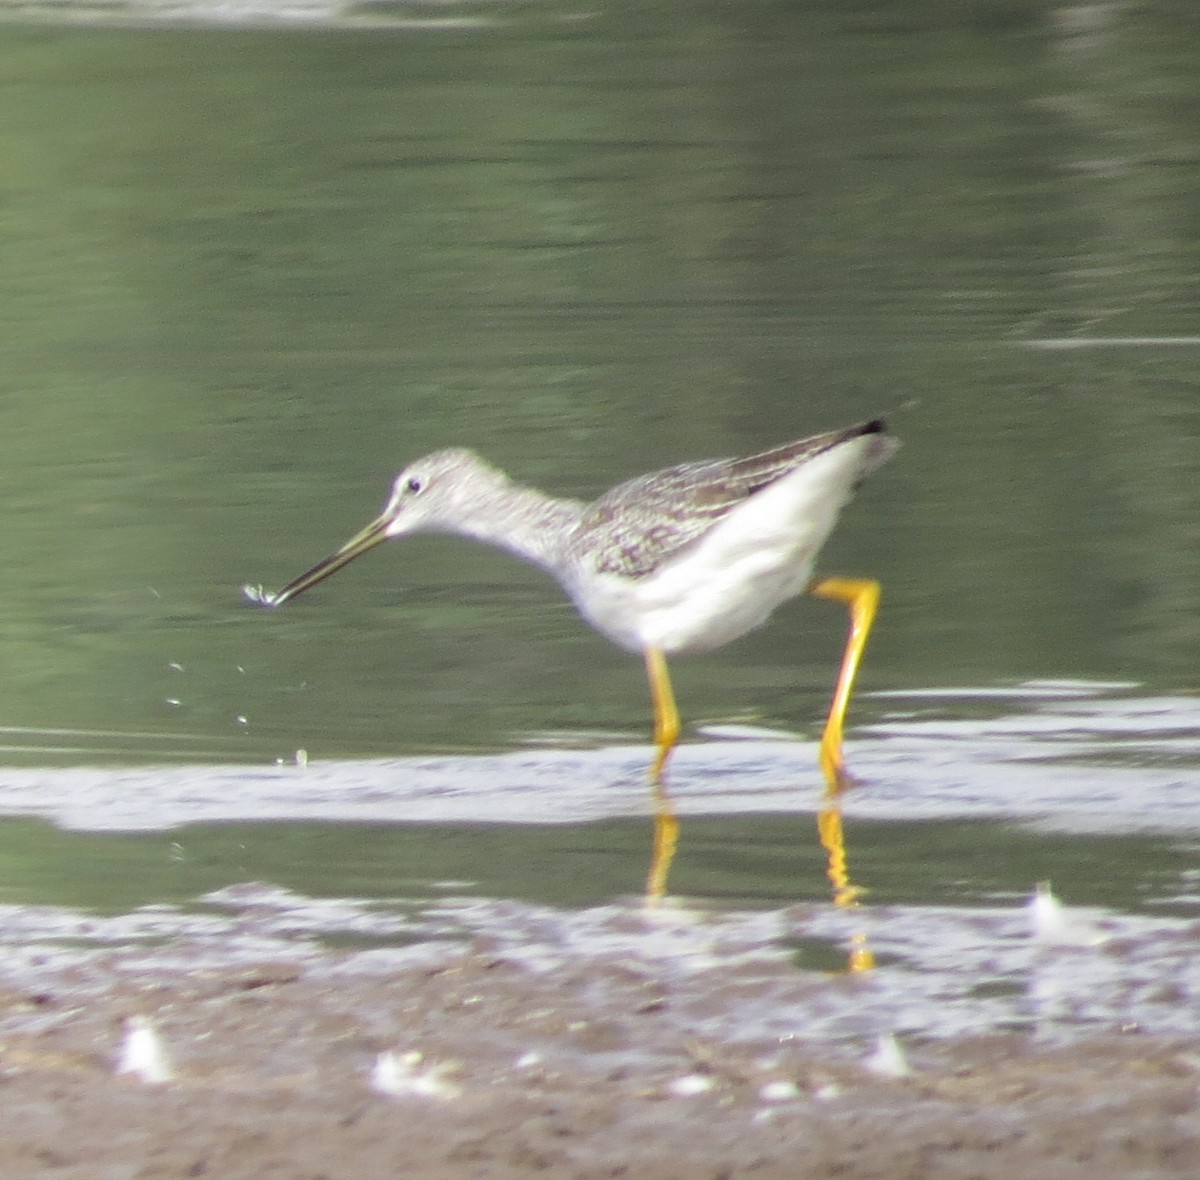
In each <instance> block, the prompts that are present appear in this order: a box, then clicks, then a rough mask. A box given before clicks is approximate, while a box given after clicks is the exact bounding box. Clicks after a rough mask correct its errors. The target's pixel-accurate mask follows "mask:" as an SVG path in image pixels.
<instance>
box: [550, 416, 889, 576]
mask: <svg viewBox="0 0 1200 1180" xmlns="http://www.w3.org/2000/svg"><path fill="white" fill-rule="evenodd" d="M870 425H871V427H872V430H870V431H865V430H864V428H863V427H862V426H856V427H854V428H852V429H851V430H840V431H836V432H834V433H832V434H820V435H817V436H815V437H814V438H806V439H801V440H800V441H799V442H793V443H787V444H786V445H784V446H782V447H776V448H775V449H774V450H771V451H764V452H763V453H762V454H760V455H751V456H749V457H748V458H745V459H709V460H706V461H704V462H700V463H685V464H683V465H682V466H679V467H669V468H667V469H666V470H664V471H655V472H652V473H651V474H649V475H641V476H638V477H637V478H636V479H631V480H629V481H628V482H626V483H623V484H618V485H617V486H616V487H615V488H613V489H612V490H611V491H608V492H605V494H604V495H603V496H601V497H600V498H599V499H598V500H596V501H594V502H593V503H592V504H590V505H588V507H587V508H586V509H585V511H584V514H583V516H582V518H581V519H580V521H579V524H578V525H577V526H576V527H575V530H574V535H573V537H572V544H573V547H574V549H575V551H576V554H577V556H578V557H579V558H580V559H581V560H582V561H584V562H585V563H586V564H593V563H594V568H595V569H596V570H597V571H598V572H602V573H610V574H619V575H622V576H624V577H627V578H641V577H645V576H646V575H647V574H649V573H653V571H654V570H655V569H657V568H658V566H660V565H661V564H662V563H663V562H664V561H667V560H668V559H670V558H671V557H673V556H674V555H675V554H676V553H678V552H680V550H682V549H686V548H687V546H689V545H691V544H694V543H695V542H696V541H698V540H699V539H700V538H701V537H702V536H704V534H705V533H707V532H708V530H709V529H711V528H712V527H713V526H714V525H715V524H717V523H718V522H720V521H721V520H722V519H723V518H724V517H725V516H727V515H728V514H729V513H730V512H731V511H732V510H733V509H734V508H736V507H737V506H738V505H739V504H743V503H745V501H746V500H748V499H749V498H750V497H751V496H753V495H754V493H755V492H757V491H760V490H761V489H762V488H765V487H767V486H768V485H769V484H772V483H774V482H775V481H776V480H777V479H779V478H781V477H782V476H784V475H787V474H788V472H790V471H794V470H795V469H796V468H797V467H799V466H800V465H801V464H803V463H805V462H806V461H807V460H809V459H811V458H813V457H814V456H815V455H819V454H820V453H821V452H822V451H827V450H829V448H830V447H834V446H837V445H838V443H841V442H845V441H847V440H849V439H851V438H856V437H858V436H859V435H860V434H863V433H875V432H877V431H879V430H881V429H882V427H881V426H876V425H875V424H874V423H872V424H870Z"/></svg>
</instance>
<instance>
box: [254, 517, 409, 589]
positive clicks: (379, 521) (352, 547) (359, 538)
mask: <svg viewBox="0 0 1200 1180" xmlns="http://www.w3.org/2000/svg"><path fill="white" fill-rule="evenodd" d="M390 521H391V517H389V516H388V515H387V514H386V513H385V514H384V515H383V516H379V517H376V518H375V519H374V520H373V521H371V523H370V524H369V525H367V527H366V528H365V529H363V530H362V532H361V533H355V534H354V536H353V537H351V538H350V540H349V541H347V542H346V543H345V544H344V545H343V546H342V547H341V548H340V549H339V550H338V551H337V552H336V553H331V554H330V555H329V556H328V557H326V558H324V559H323V560H321V561H318V562H317V564H316V565H314V566H313V567H312V569H310V570H305V571H304V573H302V574H301V575H300V576H299V577H298V578H296V579H295V580H294V581H291V582H289V583H288V584H287V585H286V586H284V588H283V589H282V590H280V591H279V592H278V593H277V594H271V595H268V596H265V600H266V601H267V603H268V604H269V605H270V606H280V605H282V604H283V603H285V602H287V601H288V600H289V599H291V598H295V597H296V596H297V595H298V594H303V593H304V591H305V590H307V589H308V588H309V587H310V586H315V585H316V584H317V583H318V582H323V581H324V580H325V579H326V578H327V577H329V575H330V574H336V573H337V572H338V570H340V569H341V568H342V566H344V565H349V564H350V563H351V562H352V561H353V560H354V559H355V558H356V557H359V556H361V555H362V554H364V553H366V551H367V550H368V549H374V548H375V546H376V545H378V544H380V542H382V541H386V540H387V539H388V534H387V526H388V524H389V523H390Z"/></svg>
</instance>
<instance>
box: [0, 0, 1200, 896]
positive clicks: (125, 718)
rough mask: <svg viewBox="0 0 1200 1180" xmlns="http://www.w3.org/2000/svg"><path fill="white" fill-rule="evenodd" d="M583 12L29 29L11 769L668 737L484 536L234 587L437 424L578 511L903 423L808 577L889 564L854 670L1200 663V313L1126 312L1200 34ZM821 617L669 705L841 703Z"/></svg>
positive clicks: (6, 312)
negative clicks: (323, 580) (833, 431)
mask: <svg viewBox="0 0 1200 1180" xmlns="http://www.w3.org/2000/svg"><path fill="white" fill-rule="evenodd" d="M1071 13H1074V14H1075V15H1074V16H1072V15H1071ZM563 15H564V14H563V13H562V12H556V11H555V10H554V9H553V7H552V6H548V7H547V9H546V10H537V11H534V12H532V13H531V14H530V15H528V17H527V18H523V19H522V18H519V17H518V18H517V19H513V20H512V21H510V22H509V23H507V24H504V25H503V26H500V27H479V28H475V29H445V30H431V29H423V30H407V31H406V30H364V31H354V30H347V29H336V30H335V29H325V30H321V29H303V30H289V29H286V28H278V29H259V30H250V29H215V28H205V27H188V28H170V27H162V28H141V29H137V28H121V29H101V28H93V29H79V28H65V27H35V26H30V25H18V24H10V25H5V26H3V29H2V32H3V36H2V38H0V87H3V102H2V103H0V361H2V363H0V503H3V505H4V512H3V519H4V552H5V560H4V561H3V562H0V603H2V604H3V605H2V609H0V660H2V664H3V668H4V675H3V677H0V747H3V748H2V749H0V758H2V759H4V760H6V761H8V762H10V763H23V764H27V765H28V764H32V765H54V764H62V763H69V762H80V763H84V764H88V763H95V762H105V763H110V764H111V763H116V764H122V763H130V764H138V763H141V764H145V763H154V762H159V761H163V760H172V761H183V762H204V761H236V762H247V763H261V764H266V763H269V762H270V761H272V760H273V759H275V758H277V757H284V758H290V757H291V755H292V752H293V751H294V750H296V749H297V748H300V747H303V748H305V749H306V750H307V751H308V752H309V755H310V756H311V757H314V758H322V757H344V758H353V757H359V756H364V755H380V754H422V753H430V752H435V751H451V752H453V751H472V750H481V749H505V748H510V747H512V746H513V745H520V744H521V743H522V742H525V741H527V740H531V739H541V738H544V737H545V736H546V735H551V736H552V737H553V736H555V735H564V734H566V735H570V736H571V737H572V738H573V739H574V740H581V741H584V742H587V741H595V742H598V743H602V742H604V741H607V740H610V739H611V738H612V737H613V736H614V735H615V736H616V737H618V738H620V739H621V740H628V741H640V740H643V739H644V738H645V737H646V735H647V734H648V726H649V716H648V712H649V711H648V704H647V701H646V692H645V686H644V683H643V677H642V672H641V669H640V667H639V666H638V663H637V661H633V660H630V659H629V658H628V657H627V656H624V655H622V654H621V653H619V652H617V651H615V650H613V649H611V648H610V647H609V646H608V645H607V644H606V643H605V641H603V640H602V639H600V638H599V637H597V636H595V635H593V634H592V633H591V632H590V631H589V630H588V629H587V628H586V627H585V626H584V625H583V624H582V623H581V622H579V620H578V619H577V618H576V617H575V616H574V614H573V613H572V611H571V610H570V608H569V607H568V606H567V605H566V604H565V603H564V602H563V601H562V600H561V598H560V595H559V593H558V591H557V589H556V588H555V587H554V586H553V585H551V584H550V583H548V582H547V581H546V579H545V578H543V577H542V576H541V575H540V574H538V573H537V572H536V571H533V570H529V569H527V568H525V567H523V566H521V565H520V564H518V563H516V562H515V561H513V560H512V559H511V558H509V557H506V556H504V555H501V554H497V553H493V552H489V551H487V550H483V549H480V548H477V547H474V546H472V545H470V544H468V543H466V542H461V541H456V540H453V539H418V540H413V541H410V542H406V543H404V544H403V545H402V546H401V545H399V544H398V545H396V546H395V547H393V551H392V552H383V553H376V554H373V555H372V556H371V557H369V558H367V559H365V560H363V561H362V562H361V563H358V564H356V565H355V566H354V567H352V568H351V569H349V570H347V571H346V572H344V573H342V574H340V575H339V576H338V578H337V579H336V580H334V581H332V582H330V583H328V584H327V585H325V586H322V587H321V588H320V590H319V591H314V592H313V593H312V594H311V595H309V596H306V598H305V599H303V600H302V601H301V602H298V603H296V604H295V605H294V606H289V607H288V608H287V609H286V610H283V611H279V612H261V611H255V610H252V609H250V608H249V607H248V606H247V605H246V604H245V603H244V602H243V601H242V600H241V598H240V595H239V587H240V586H241V585H242V584H243V583H247V582H250V583H263V584H265V585H266V586H267V587H268V588H271V587H276V586H279V585H281V584H282V583H283V582H285V581H287V580H288V579H290V578H291V577H292V576H294V575H295V574H297V573H298V572H300V571H301V570H302V569H304V568H306V567H307V566H308V565H309V564H311V562H313V561H314V560H316V559H317V558H318V557H321V556H323V555H324V554H325V553H326V552H327V551H329V549H330V548H331V547H333V546H334V545H335V544H337V543H340V542H341V541H342V540H344V539H345V538H346V537H347V536H349V535H350V533H351V532H353V531H355V530H356V529H357V528H358V527H359V526H360V525H361V524H363V523H365V521H366V520H367V518H368V517H369V516H370V515H372V514H374V512H375V511H377V509H378V507H379V505H380V504H381V502H382V500H383V499H384V496H385V493H386V490H387V486H388V482H389V480H390V477H391V476H392V474H393V473H394V471H395V470H396V469H397V468H398V467H399V466H400V465H402V464H403V463H404V462H405V461H406V460H407V459H409V458H412V457H414V456H416V455H418V454H421V453H422V452H424V451H427V450H430V449H433V448H436V447H440V446H445V445H452V444H463V445H470V446H474V447H476V448H477V449H479V450H481V451H483V452H484V453H485V454H486V455H487V456H488V457H489V458H490V459H492V460H493V461H494V462H496V463H498V464H500V465H501V466H503V467H505V468H507V469H509V470H510V471H511V472H512V473H514V474H515V475H517V476H518V477H520V478H522V479H524V480H527V481H529V482H533V483H536V484H538V485H541V486H544V487H546V488H548V489H552V490H556V491H560V492H562V493H565V494H571V495H577V496H589V495H592V494H594V493H597V492H599V491H601V490H603V489H604V488H605V487H607V486H609V485H610V484H612V483H614V482H616V481H618V480H620V479H623V478H625V477H627V476H629V475H632V474H635V473H637V472H640V471H643V470H648V469H651V468H654V467H656V466H661V465H666V464H668V463H673V462H676V461H680V460H684V459H691V458H700V457H706V456H712V455H722V454H729V453H736V452H738V451H743V450H753V449H756V448H763V447H766V446H769V445H771V444H773V443H775V442H778V441H782V440H785V439H788V438H791V437H795V436H799V435H803V434H805V433H809V432H813V431H816V430H819V429H823V428H827V427H831V426H837V425H841V424H846V423H849V422H852V421H855V420H857V419H861V418H864V417H867V416H872V415H875V414H885V415H887V416H888V417H889V419H890V420H891V421H892V424H893V427H894V429H895V431H896V433H897V434H898V435H899V436H900V437H901V438H902V439H903V440H904V442H905V448H904V450H903V451H902V452H901V453H900V455H899V456H898V457H897V459H896V460H895V461H894V462H893V463H891V464H890V465H889V466H888V467H887V468H885V469H884V470H882V471H880V472H879V473H878V474H877V475H876V476H874V477H872V479H871V480H870V481H869V482H868V484H867V485H865V486H864V488H863V490H862V493H861V495H860V497H859V498H858V500H857V501H856V502H855V504H854V505H853V506H852V507H851V508H850V509H849V510H848V511H847V512H846V514H845V515H844V517H843V520H842V523H841V525H840V526H839V529H838V531H837V533H836V535H835V537H834V538H833V539H832V540H831V542H830V544H829V546H828V548H827V550H826V552H825V555H824V558H823V563H822V564H823V567H824V569H825V570H827V571H829V572H845V573H848V574H859V575H866V576H873V577H878V578H880V579H881V580H882V582H883V584H884V587H885V607H884V612H883V614H882V615H881V618H880V621H879V625H878V629H877V632H876V634H875V637H874V639H873V641H872V646H871V650H870V653H869V659H868V662H867V666H866V669H865V671H864V674H863V679H862V686H863V688H864V690H868V691H869V690H871V689H909V688H914V687H915V688H926V687H938V686H945V685H962V684H966V685H983V686H988V685H993V684H1005V683H1009V682H1011V681H1016V680H1025V679H1030V678H1066V677H1069V678H1076V679H1084V680H1087V679H1098V680H1114V679H1116V680H1127V681H1132V682H1136V683H1139V684H1142V685H1144V686H1145V688H1146V691H1147V692H1149V693H1153V692H1175V693H1178V692H1183V693H1187V692H1189V691H1191V690H1193V689H1194V686H1195V668H1196V664H1197V654H1198V652H1197V647H1198V645H1197V624H1196V619H1197V607H1198V606H1200V601H1198V593H1200V592H1198V590H1197V587H1198V586H1200V545H1198V544H1197V540H1198V538H1200V533H1198V531H1197V524H1196V522H1197V520H1198V519H1200V480H1198V479H1197V478H1196V459H1195V456H1196V440H1197V436H1198V435H1200V399H1198V397H1197V392H1196V388H1195V374H1196V371H1197V362H1198V360H1200V345H1197V344H1196V343H1194V342H1193V343H1190V344H1189V343H1187V342H1186V340H1185V341H1184V342H1182V343H1181V342H1178V341H1177V342H1174V343H1166V344H1158V345H1154V344H1146V343H1145V342H1143V343H1140V344H1139V343H1130V342H1129V339H1130V338H1146V337H1153V338H1161V337H1185V338H1187V337H1193V336H1195V335H1196V334H1197V325H1198V324H1200V316H1198V313H1200V299H1198V295H1200V289H1198V286H1197V275H1198V274H1200V265H1198V264H1200V208H1198V207H1197V197H1196V194H1197V193H1198V192H1200V158H1198V157H1197V155H1196V150H1195V126H1196V117H1197V114H1198V113H1200V112H1198V111H1197V106H1196V91H1195V88H1194V62H1195V60H1196V55H1197V52H1198V51H1200V25H1198V24H1197V22H1196V21H1195V20H1194V19H1193V18H1192V17H1191V16H1189V15H1187V14H1186V13H1184V12H1182V10H1179V9H1177V8H1176V9H1171V10H1163V14H1162V15H1157V16H1156V14H1155V12H1153V11H1151V10H1149V9H1146V8H1144V7H1143V8H1140V9H1138V10H1137V11H1136V12H1134V11H1133V10H1130V11H1128V12H1126V11H1125V10H1119V9H1108V8H1105V7H1104V6H1092V7H1089V8H1088V9H1087V10H1086V11H1085V10H1084V9H1082V8H1081V9H1077V10H1066V9H1055V8H1052V7H1050V6H1043V5H1038V4H1032V5H1029V4H1027V5H1007V4H998V3H996V4H985V3H976V4H968V5H965V6H960V5H928V4H924V3H915V2H914V3H908V4H889V5H885V6H878V5H876V6H872V5H853V6H842V5H821V4H799V5H790V6H789V5H754V6H746V7H729V8H720V7H710V8H704V9H696V8H694V7H693V6H677V5H671V4H663V5H649V6H645V7H639V8H638V9H637V10H634V9H626V8H623V7H614V8H604V9H601V10H598V11H597V12H595V13H593V14H592V15H591V16H590V17H589V18H588V19H584V20H575V21H564V20H562V19H559V18H560V17H561V16H563ZM1101 337H1103V338H1109V339H1115V340H1116V343H1110V344H1108V345H1106V346H1102V347H1101V346H1093V347H1083V348H1074V349H1064V348H1061V347H1057V346H1055V345H1056V344H1057V343H1058V342H1061V341H1062V340H1063V339H1064V338H1066V339H1068V340H1077V339H1080V338H1082V339H1085V340H1088V339H1091V340H1095V339H1097V338H1101ZM1048 345H1049V346H1048ZM843 627H844V621H843V619H842V617H841V615H840V614H839V612H838V611H837V610H835V609H834V608H832V607H831V606H829V605H828V604H825V603H816V602H809V603H797V604H794V605H790V606H788V607H786V608H784V609H783V610H781V611H780V612H778V614H777V615H776V616H775V618H774V619H773V621H772V622H771V624H770V625H769V626H768V627H767V628H765V629H764V630H762V631H761V632H758V633H756V634H754V635H752V636H749V637H747V638H746V639H744V640H742V641H739V642H738V643H737V644H735V645H732V646H730V647H728V648H726V649H723V650H721V651H719V652H716V653H713V654H712V655H709V656H705V657H702V658H697V659H695V660H693V661H684V662H680V664H679V666H678V668H677V689H678V694H679V697H680V702H681V706H682V708H683V711H684V714H685V716H686V717H687V718H688V719H690V720H697V719H704V720H712V719H730V718H732V719H740V720H755V721H765V722H768V723H772V724H778V725H780V726H785V727H788V728H790V729H793V730H796V731H799V732H801V733H805V734H812V733H813V732H815V730H816V727H817V726H818V724H819V720H820V717H821V715H822V710H823V708H824V705H825V701H826V698H827V693H828V690H829V685H830V682H831V679H832V673H833V668H834V665H835V662H836V659H837V657H838V654H839V651H840V645H841V640H842V633H843ZM883 711H884V706H883V705H882V704H881V703H880V702H879V701H878V700H876V699H873V698H871V697H870V696H869V695H866V694H864V695H863V697H862V698H861V699H860V701H859V702H858V705H857V708H856V714H855V716H856V718H857V719H858V720H860V721H863V722H869V721H871V720H872V719H874V718H877V717H878V716H880V715H882V713H883ZM231 871H232V870H231ZM235 876H236V874H235ZM619 878H620V879H621V880H622V881H623V882H624V885H623V886H622V887H623V888H635V887H636V881H637V879H638V877H637V872H636V871H635V872H634V873H632V874H627V873H626V872H624V871H623V872H622V873H620V874H619ZM314 887H315V885H314ZM768 892H769V891H768Z"/></svg>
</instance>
